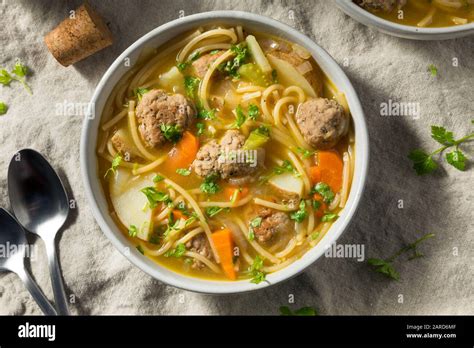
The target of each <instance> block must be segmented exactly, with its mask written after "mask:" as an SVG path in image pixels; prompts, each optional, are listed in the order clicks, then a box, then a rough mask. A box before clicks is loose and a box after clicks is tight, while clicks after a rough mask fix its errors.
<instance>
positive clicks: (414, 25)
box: [336, 0, 474, 40]
mask: <svg viewBox="0 0 474 348" xmlns="http://www.w3.org/2000/svg"><path fill="white" fill-rule="evenodd" d="M336 4H337V6H338V7H339V8H340V9H341V10H343V11H344V12H345V13H346V14H348V15H349V16H351V17H352V18H354V19H355V20H357V21H359V22H361V23H363V24H365V25H368V26H373V27H375V28H377V29H378V30H380V31H381V32H384V33H386V34H390V35H394V36H398V37H402V38H408V39H416V40H444V39H453V38H458V37H463V36H467V35H471V34H473V33H474V2H473V1H472V0H336Z"/></svg>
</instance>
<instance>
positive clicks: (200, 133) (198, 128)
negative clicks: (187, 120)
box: [196, 122, 206, 135]
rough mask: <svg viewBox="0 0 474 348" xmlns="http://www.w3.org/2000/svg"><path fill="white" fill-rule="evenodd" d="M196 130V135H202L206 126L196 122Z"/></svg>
mask: <svg viewBox="0 0 474 348" xmlns="http://www.w3.org/2000/svg"><path fill="white" fill-rule="evenodd" d="M196 128H197V135H203V134H204V130H205V128H206V125H205V124H204V123H201V122H198V123H196Z"/></svg>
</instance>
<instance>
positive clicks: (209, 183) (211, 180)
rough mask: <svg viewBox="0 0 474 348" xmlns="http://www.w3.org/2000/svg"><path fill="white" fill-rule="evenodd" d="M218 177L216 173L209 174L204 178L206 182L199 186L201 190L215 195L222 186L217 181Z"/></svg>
mask: <svg viewBox="0 0 474 348" xmlns="http://www.w3.org/2000/svg"><path fill="white" fill-rule="evenodd" d="M217 178H218V176H217V175H216V174H211V175H208V176H207V177H206V178H205V179H204V182H203V183H202V184H201V186H200V187H199V188H200V190H201V192H204V193H207V194H209V195H214V194H216V193H217V192H219V190H220V187H219V185H218V184H217V183H216V180H217Z"/></svg>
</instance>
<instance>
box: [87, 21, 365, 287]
mask: <svg viewBox="0 0 474 348" xmlns="http://www.w3.org/2000/svg"><path fill="white" fill-rule="evenodd" d="M237 14H238V15H237ZM215 15H216V14H215V13H214V16H215ZM225 16H227V17H233V16H236V17H241V18H242V17H244V18H245V19H246V21H242V20H235V19H234V20H227V21H226V20H222V17H221V18H220V20H219V21H216V20H215V19H214V20H210V19H209V18H206V15H205V14H201V15H196V16H191V17H188V18H185V19H182V20H178V21H176V25H175V26H169V27H168V28H174V29H173V30H171V29H167V28H158V29H157V33H160V29H161V30H162V32H167V33H168V34H169V36H168V38H167V39H166V40H163V42H162V43H161V44H159V45H157V46H156V48H152V49H150V48H147V49H144V47H145V45H142V46H140V45H139V46H140V48H142V50H141V52H140V54H139V55H138V54H137V56H136V57H137V58H136V61H135V62H134V64H132V65H131V66H130V67H129V69H128V71H126V72H124V73H123V74H121V75H120V76H119V75H118V74H117V76H116V79H115V81H113V82H110V87H109V88H108V91H107V92H106V91H105V88H104V87H103V86H99V87H98V89H99V92H98V93H99V95H100V96H101V97H102V99H101V100H102V107H100V106H98V105H97V102H94V106H95V110H94V111H95V112H98V113H99V115H100V117H97V118H94V119H93V121H91V122H94V123H95V124H94V127H97V128H96V129H95V133H94V137H92V136H91V134H92V133H91V127H92V126H91V125H89V127H88V126H87V125H85V129H86V130H85V133H86V135H84V136H83V154H82V158H83V162H86V163H87V164H85V165H84V167H85V168H86V175H85V176H86V177H87V178H88V180H86V187H89V195H90V196H92V197H91V198H92V199H91V201H92V202H93V205H95V204H97V202H96V199H97V197H96V196H97V195H98V194H99V192H96V191H94V189H93V188H92V187H91V186H92V185H91V184H90V182H91V181H92V182H94V184H95V185H96V186H98V187H100V200H101V202H100V204H101V206H99V205H97V207H96V210H95V211H96V214H95V215H96V217H97V216H99V218H98V221H99V223H100V224H101V225H103V223H102V222H105V221H103V220H105V219H106V220H107V221H106V222H105V225H106V228H105V229H106V231H108V230H109V229H110V228H111V225H112V228H113V229H114V231H113V232H112V234H113V239H116V238H117V234H120V237H119V238H118V239H119V240H117V241H116V242H117V243H118V244H119V245H120V246H122V247H123V246H125V248H126V246H127V245H128V246H129V247H133V248H134V249H136V251H133V252H131V253H130V255H129V256H130V258H131V259H132V261H134V262H136V263H140V266H141V267H142V268H144V269H145V270H146V271H148V272H149V273H151V274H152V275H154V276H156V277H157V278H158V279H161V280H163V281H165V282H168V283H170V284H172V285H175V286H179V287H183V288H186V289H190V290H195V291H202V292H238V291H246V290H252V289H256V288H260V287H263V286H266V285H268V284H274V283H275V282H278V281H280V280H283V279H286V278H288V277H290V276H292V275H294V274H296V273H298V272H299V271H301V270H302V269H303V268H304V267H306V266H307V265H308V264H309V263H310V262H311V261H310V260H314V259H316V258H317V257H318V256H320V255H321V253H322V252H323V251H324V249H325V248H327V247H328V246H329V242H332V241H334V240H335V238H337V236H338V235H339V234H340V233H342V230H343V229H344V228H345V226H346V225H347V223H348V222H349V219H350V217H351V216H352V214H353V212H354V210H355V207H356V204H357V202H358V200H359V198H360V193H361V190H362V188H363V180H364V179H363V177H360V176H358V175H361V174H362V175H363V176H365V170H366V164H367V135H366V132H365V124H364V121H363V115H362V114H361V109H360V105H359V104H358V102H355V101H356V99H355V98H356V97H355V93H354V92H353V90H352V88H351V86H350V84H349V83H348V81H347V80H346V79H345V76H343V74H342V72H341V71H340V70H339V69H338V68H337V66H336V67H334V66H333V68H332V69H333V70H332V72H333V75H334V76H336V77H338V78H339V79H342V80H343V81H344V82H345V83H346V85H345V86H344V87H345V88H346V90H345V91H342V90H340V89H339V88H338V87H336V86H337V84H336V83H334V82H333V80H332V79H331V76H330V75H329V74H327V73H326V70H325V66H324V65H325V64H324V63H326V65H327V63H328V62H329V64H334V62H333V61H332V60H330V58H329V57H328V56H327V55H326V54H325V53H323V52H324V51H322V50H321V49H319V50H320V51H319V53H320V54H321V55H322V57H323V59H322V61H323V64H321V63H320V62H319V61H318V59H317V58H316V57H315V55H314V52H312V51H314V49H313V50H311V48H309V47H307V46H305V43H306V42H307V41H309V40H303V41H304V42H303V41H302V40H301V36H302V35H301V34H297V33H296V32H294V31H293V30H292V29H289V28H288V29H289V32H290V33H289V34H288V32H287V33H285V31H286V30H285V29H287V27H286V26H284V25H283V24H280V23H278V22H275V21H272V20H269V19H266V18H265V19H264V18H263V17H260V16H255V15H250V14H242V13H236V14H232V13H226V15H225ZM225 16H224V17H225ZM193 17H194V18H193ZM246 22H247V23H246ZM179 23H184V24H186V25H181V26H179V25H178V24H179ZM272 26H275V27H276V28H277V29H280V31H279V32H278V31H275V30H270V29H271V28H272ZM176 28H179V30H178V29H176ZM282 29H283V30H282ZM173 33H174V35H172V34H173ZM151 34H153V32H152V33H151ZM148 35H150V34H148ZM155 35H157V34H156V33H155ZM144 39H145V40H146V37H145V38H144ZM145 42H146V41H145ZM311 46H315V45H314V44H312V45H311ZM137 47H138V46H137ZM137 47H135V49H136V48H137ZM147 47H150V46H147ZM133 49H134V47H133V46H132V48H129V49H128V50H133ZM126 53H127V52H126ZM126 58H128V56H127V54H125V55H122V58H120V57H119V58H118V61H119V64H120V63H121V62H122V59H126ZM113 68H114V66H113V67H112V68H111V69H113ZM336 68H337V69H336ZM106 76H107V74H106ZM106 82H107V81H106ZM347 94H349V97H347ZM96 97H97V96H96ZM351 104H352V105H353V106H354V108H355V109H356V113H355V114H356V115H357V121H356V119H355V118H354V117H353V115H354V112H353V111H352V106H351ZM92 139H93V140H94V141H95V145H94V146H91V143H90V141H91V140H92ZM359 139H361V140H359ZM359 141H360V143H359ZM85 142H87V146H86V147H87V149H85V150H84V143H85ZM359 146H361V147H362V148H361V150H359V149H358V147H359ZM86 152H87V154H88V157H87V158H85V156H84V155H85V153H86ZM358 156H361V158H360V159H359V158H358ZM92 162H94V165H91V163H92ZM92 170H95V173H94V175H95V177H92V176H91V174H92ZM358 170H359V171H360V173H358V174H356V173H357V171H358ZM89 180H90V181H89ZM104 211H105V212H104ZM104 215H105V216H104ZM338 224H340V225H339V226H338ZM331 234H333V235H332V236H331ZM328 236H330V237H329V238H328ZM322 243H324V246H323V245H322ZM316 248H317V249H318V253H319V255H317V256H316V257H315V254H313V255H312V256H313V257H312V258H308V256H307V255H308V254H310V253H312V252H314V250H315V249H316ZM137 260H139V261H137ZM145 260H146V261H145ZM145 265H146V266H145ZM278 274H280V275H279V276H277V275H278ZM190 279H192V280H190ZM194 280H196V281H194ZM203 284H205V285H203Z"/></svg>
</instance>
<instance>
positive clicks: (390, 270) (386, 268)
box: [367, 258, 400, 280]
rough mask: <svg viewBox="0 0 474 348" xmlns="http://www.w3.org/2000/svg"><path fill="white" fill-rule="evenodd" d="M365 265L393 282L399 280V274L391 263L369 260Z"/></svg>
mask: <svg viewBox="0 0 474 348" xmlns="http://www.w3.org/2000/svg"><path fill="white" fill-rule="evenodd" d="M367 263H368V264H369V265H371V266H373V267H374V270H375V272H378V273H382V274H383V275H385V276H386V277H388V278H391V279H393V280H400V273H398V272H397V270H395V268H394V267H393V265H392V263H391V262H387V261H385V260H382V259H375V258H370V259H368V260H367Z"/></svg>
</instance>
